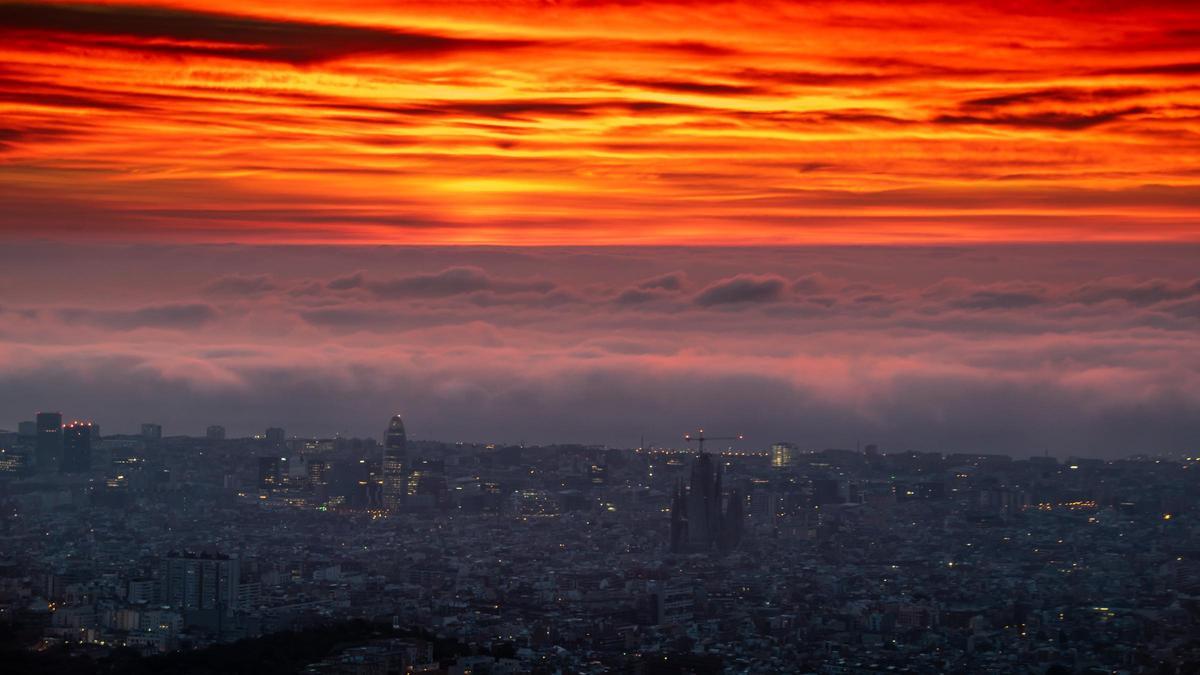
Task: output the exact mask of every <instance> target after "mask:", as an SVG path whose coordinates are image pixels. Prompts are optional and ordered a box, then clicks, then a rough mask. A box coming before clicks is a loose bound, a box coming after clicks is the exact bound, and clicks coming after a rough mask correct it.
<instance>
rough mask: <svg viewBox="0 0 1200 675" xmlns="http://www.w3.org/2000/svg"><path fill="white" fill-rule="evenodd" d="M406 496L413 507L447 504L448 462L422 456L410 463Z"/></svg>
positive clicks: (407, 473)
mask: <svg viewBox="0 0 1200 675" xmlns="http://www.w3.org/2000/svg"><path fill="white" fill-rule="evenodd" d="M405 474H406V483H407V484H406V486H405V491H404V497H405V500H406V503H407V507H408V508H409V509H410V510H412V509H430V508H441V507H442V506H445V504H446V463H445V462H444V461H442V460H440V459H438V460H434V459H426V458H420V459H416V460H414V461H410V462H409V463H408V469H407V470H406V471H405Z"/></svg>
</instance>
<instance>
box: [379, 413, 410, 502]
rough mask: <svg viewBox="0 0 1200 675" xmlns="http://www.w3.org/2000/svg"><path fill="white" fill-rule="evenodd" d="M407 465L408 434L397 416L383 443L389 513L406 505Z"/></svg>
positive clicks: (391, 423)
mask: <svg viewBox="0 0 1200 675" xmlns="http://www.w3.org/2000/svg"><path fill="white" fill-rule="evenodd" d="M407 463H408V434H407V433H405V431H404V420H402V419H400V416H399V415H395V416H393V417H392V421H391V422H389V423H388V428H387V432H386V433H385V434H384V443H383V507H384V508H385V509H387V510H388V511H399V510H400V509H401V507H403V505H404V497H405V491H406V490H405V483H406V482H407V481H406V476H405V469H406V468H407Z"/></svg>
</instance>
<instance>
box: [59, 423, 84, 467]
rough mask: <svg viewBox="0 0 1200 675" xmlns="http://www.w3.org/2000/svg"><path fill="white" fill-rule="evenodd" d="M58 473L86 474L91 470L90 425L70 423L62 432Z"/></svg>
mask: <svg viewBox="0 0 1200 675" xmlns="http://www.w3.org/2000/svg"><path fill="white" fill-rule="evenodd" d="M62 444H63V452H62V461H61V462H60V463H59V465H58V470H59V472H60V473H87V472H88V471H90V470H91V468H92V423H91V422H71V423H70V424H68V425H66V426H64V427H63V430H62Z"/></svg>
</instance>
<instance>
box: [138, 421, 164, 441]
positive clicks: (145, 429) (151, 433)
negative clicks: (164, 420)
mask: <svg viewBox="0 0 1200 675" xmlns="http://www.w3.org/2000/svg"><path fill="white" fill-rule="evenodd" d="M142 440H144V441H147V442H154V441H161V440H162V425H161V424H143V425H142Z"/></svg>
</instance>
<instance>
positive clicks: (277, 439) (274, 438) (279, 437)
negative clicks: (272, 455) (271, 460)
mask: <svg viewBox="0 0 1200 675" xmlns="http://www.w3.org/2000/svg"><path fill="white" fill-rule="evenodd" d="M264 441H265V442H266V445H267V449H268V450H279V449H281V448H282V447H283V444H284V443H285V442H286V441H287V433H286V432H284V430H283V429H282V428H280V427H268V428H267V433H266V436H265V437H264Z"/></svg>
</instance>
